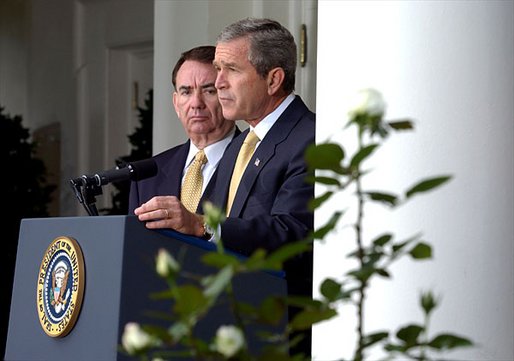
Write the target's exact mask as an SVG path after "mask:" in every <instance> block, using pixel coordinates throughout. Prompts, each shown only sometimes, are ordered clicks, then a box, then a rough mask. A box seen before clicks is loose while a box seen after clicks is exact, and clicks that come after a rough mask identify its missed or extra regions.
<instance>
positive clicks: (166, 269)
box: [155, 248, 180, 277]
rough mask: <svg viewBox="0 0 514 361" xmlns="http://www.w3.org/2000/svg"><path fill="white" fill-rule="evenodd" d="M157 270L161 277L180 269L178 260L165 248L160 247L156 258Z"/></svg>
mask: <svg viewBox="0 0 514 361" xmlns="http://www.w3.org/2000/svg"><path fill="white" fill-rule="evenodd" d="M155 268H156V270H157V273H158V274H159V275H160V276H161V277H168V276H169V275H170V274H172V273H177V272H178V271H179V269H180V265H179V264H178V262H177V261H176V260H175V258H173V257H172V256H171V254H169V253H168V251H166V250H165V249H164V248H161V249H159V252H158V253H157V258H156V267H155Z"/></svg>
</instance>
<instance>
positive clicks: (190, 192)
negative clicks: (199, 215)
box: [180, 150, 207, 213]
mask: <svg viewBox="0 0 514 361" xmlns="http://www.w3.org/2000/svg"><path fill="white" fill-rule="evenodd" d="M205 163H207V157H206V156H205V153H204V151H203V150H200V151H198V153H196V155H195V159H194V161H193V163H191V165H190V166H189V168H188V169H187V173H186V177H185V178H184V183H183V184H182V191H181V193H180V200H181V201H182V204H183V205H184V207H186V209H187V210H188V211H190V212H193V213H195V212H196V208H197V207H198V202H199V201H200V197H201V195H202V185H203V176H202V168H203V165H204V164H205Z"/></svg>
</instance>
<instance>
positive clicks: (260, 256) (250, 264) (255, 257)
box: [243, 248, 275, 271]
mask: <svg viewBox="0 0 514 361" xmlns="http://www.w3.org/2000/svg"><path fill="white" fill-rule="evenodd" d="M266 254H267V252H266V251H265V250H264V249H263V248H258V249H256V250H255V251H253V253H252V254H251V255H250V257H248V259H247V260H246V261H245V262H243V263H244V267H245V268H246V269H247V270H251V271H260V270H263V269H264V268H265V267H266V266H265V265H264V263H265V262H266ZM268 267H272V266H268ZM272 268H273V269H275V268H274V267H272ZM270 269H271V268H270Z"/></svg>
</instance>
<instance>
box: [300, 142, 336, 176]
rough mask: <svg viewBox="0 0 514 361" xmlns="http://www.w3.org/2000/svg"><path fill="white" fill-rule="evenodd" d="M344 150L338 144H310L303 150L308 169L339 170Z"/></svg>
mask: <svg viewBox="0 0 514 361" xmlns="http://www.w3.org/2000/svg"><path fill="white" fill-rule="evenodd" d="M343 159H344V150H343V148H341V146H340V145H339V144H335V143H323V144H318V145H316V144H311V145H310V146H309V147H307V149H306V151H305V161H306V162H307V164H308V166H309V168H310V169H327V170H333V171H335V172H337V173H339V172H341V170H342V167H341V161H342V160H343Z"/></svg>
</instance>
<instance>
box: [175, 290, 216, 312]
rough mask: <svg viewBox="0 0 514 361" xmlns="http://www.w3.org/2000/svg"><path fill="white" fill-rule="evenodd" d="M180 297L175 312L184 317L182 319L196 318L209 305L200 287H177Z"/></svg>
mask: <svg viewBox="0 0 514 361" xmlns="http://www.w3.org/2000/svg"><path fill="white" fill-rule="evenodd" d="M176 290H177V294H178V295H179V296H178V298H177V300H176V302H175V304H174V305H173V310H174V312H176V313H177V314H179V315H181V316H182V319H190V318H191V317H193V318H196V316H198V315H200V314H201V313H202V312H203V311H204V310H205V308H206V307H207V305H208V303H209V302H208V299H207V297H206V296H205V295H204V294H203V292H202V290H201V289H200V288H199V287H196V286H193V285H183V286H179V287H176Z"/></svg>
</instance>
